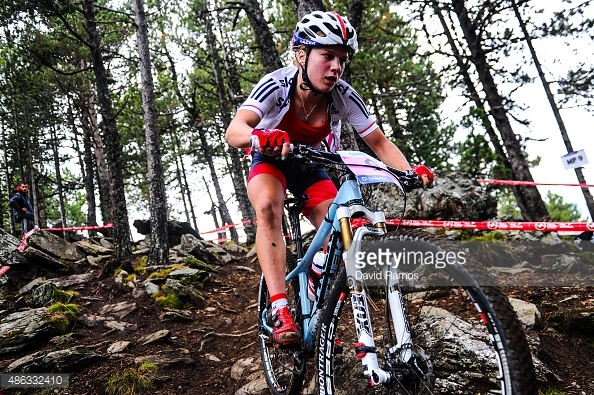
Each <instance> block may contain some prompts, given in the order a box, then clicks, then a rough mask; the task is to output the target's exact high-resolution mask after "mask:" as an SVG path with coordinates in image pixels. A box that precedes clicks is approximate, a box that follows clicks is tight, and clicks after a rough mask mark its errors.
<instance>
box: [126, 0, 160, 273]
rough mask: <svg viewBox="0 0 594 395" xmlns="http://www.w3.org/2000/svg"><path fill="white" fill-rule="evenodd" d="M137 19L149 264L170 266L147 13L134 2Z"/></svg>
mask: <svg viewBox="0 0 594 395" xmlns="http://www.w3.org/2000/svg"><path fill="white" fill-rule="evenodd" d="M132 8H133V9H134V20H135V21H136V41H137V45H138V58H139V63H140V64H139V69H140V82H141V86H142V108H143V112H144V130H145V136H146V158H147V169H148V186H149V211H150V220H151V235H150V238H151V239H150V240H151V242H150V249H149V256H148V261H149V265H166V264H167V263H169V247H168V243H167V238H168V237H167V236H168V234H167V194H166V192H165V180H164V178H163V163H162V161H161V149H160V143H161V141H160V136H159V130H158V127H157V110H156V106H155V92H154V83H153V75H152V73H151V56H150V52H149V39H148V25H147V22H146V15H145V11H144V1H143V0H134V1H133V7H132Z"/></svg>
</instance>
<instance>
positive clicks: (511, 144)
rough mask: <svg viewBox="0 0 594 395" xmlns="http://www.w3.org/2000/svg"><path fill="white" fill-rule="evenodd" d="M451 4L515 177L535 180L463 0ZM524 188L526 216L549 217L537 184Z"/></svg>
mask: <svg viewBox="0 0 594 395" xmlns="http://www.w3.org/2000/svg"><path fill="white" fill-rule="evenodd" d="M452 5H453V6H454V8H453V9H454V12H455V13H456V15H457V16H458V21H459V23H460V27H461V29H462V32H463V33H464V38H465V40H466V42H467V44H468V49H469V50H470V53H471V60H472V63H473V64H474V66H475V68H476V70H477V73H478V76H479V80H480V81H481V84H482V85H483V90H484V92H485V95H486V99H487V103H489V108H490V109H491V116H492V117H493V119H494V120H495V126H496V127H497V129H498V130H499V133H500V134H501V138H502V140H503V145H504V146H505V148H506V150H507V158H508V159H509V163H510V165H511V168H512V172H513V177H514V179H515V180H520V181H534V180H533V178H532V174H531V173H530V169H529V166H528V162H527V161H526V158H525V156H524V152H523V151H522V147H521V145H520V142H519V141H518V139H517V137H516V134H515V133H514V131H513V129H512V126H511V124H510V122H509V119H508V118H507V111H506V110H505V106H504V100H503V97H502V96H501V95H500V94H499V92H498V90H497V86H496V84H495V81H494V79H493V76H492V75H491V68H490V66H489V64H488V61H487V57H486V55H485V52H484V51H483V48H482V47H481V40H480V37H479V36H478V35H477V34H476V30H475V27H474V25H473V23H472V21H471V20H470V18H469V17H468V14H467V11H466V8H465V4H464V0H452ZM521 192H522V193H521V196H520V199H518V206H519V208H520V211H521V213H522V217H523V218H524V220H526V221H542V220H546V219H547V218H549V213H548V211H547V208H546V206H545V203H544V201H543V200H542V197H541V195H540V192H539V191H538V189H537V188H536V187H524V188H523V189H522V191H521Z"/></svg>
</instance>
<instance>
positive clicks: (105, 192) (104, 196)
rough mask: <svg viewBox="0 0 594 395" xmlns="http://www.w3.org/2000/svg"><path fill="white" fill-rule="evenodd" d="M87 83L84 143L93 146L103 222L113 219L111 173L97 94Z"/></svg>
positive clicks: (89, 82)
mask: <svg viewBox="0 0 594 395" xmlns="http://www.w3.org/2000/svg"><path fill="white" fill-rule="evenodd" d="M87 84H88V88H89V94H88V96H87V97H86V103H85V108H84V109H85V112H86V115H87V116H86V117H85V116H83V120H82V122H83V125H87V126H88V127H87V128H85V134H84V136H85V139H84V144H85V150H86V146H87V145H90V146H92V148H93V154H94V157H95V166H96V171H97V185H98V187H99V188H98V190H99V209H100V210H101V219H102V221H103V223H107V222H110V221H111V220H112V216H111V209H110V203H109V174H108V171H107V163H106V161H105V151H104V149H103V143H102V142H101V129H100V128H99V122H98V121H97V112H96V111H95V96H94V95H93V94H92V93H91V92H92V87H91V81H87ZM87 164H88V162H87ZM87 169H89V171H91V170H93V171H95V170H94V169H95V167H87ZM87 193H89V190H87Z"/></svg>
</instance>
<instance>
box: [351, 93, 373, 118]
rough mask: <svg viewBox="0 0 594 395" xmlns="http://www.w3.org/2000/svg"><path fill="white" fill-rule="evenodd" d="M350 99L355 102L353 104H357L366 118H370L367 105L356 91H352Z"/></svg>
mask: <svg viewBox="0 0 594 395" xmlns="http://www.w3.org/2000/svg"><path fill="white" fill-rule="evenodd" d="M349 99H351V100H352V101H353V103H355V104H356V105H357V107H359V109H360V110H361V112H362V113H363V114H364V115H365V118H369V112H367V108H366V107H365V103H364V102H363V99H362V98H361V96H359V94H357V93H356V92H354V91H351V94H350V95H349Z"/></svg>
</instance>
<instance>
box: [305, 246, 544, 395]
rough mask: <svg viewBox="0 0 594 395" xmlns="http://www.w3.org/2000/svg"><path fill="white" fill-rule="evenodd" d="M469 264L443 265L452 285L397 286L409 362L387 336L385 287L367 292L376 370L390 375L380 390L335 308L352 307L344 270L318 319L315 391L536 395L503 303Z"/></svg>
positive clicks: (519, 335) (518, 334) (522, 344)
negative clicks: (339, 345)
mask: <svg viewBox="0 0 594 395" xmlns="http://www.w3.org/2000/svg"><path fill="white" fill-rule="evenodd" d="M417 242H418V241H417ZM423 243H425V242H423ZM425 247H427V248H428V249H435V248H437V247H436V246H434V245H433V244H431V243H426V246H425ZM469 263H470V262H469ZM468 267H470V268H471V269H470V270H469V269H468V268H467V267H464V268H459V267H458V268H456V269H455V270H451V268H449V267H446V268H444V271H446V272H447V275H448V276H450V277H452V278H455V279H456V282H455V283H453V284H452V285H451V286H443V285H440V286H423V287H415V288H410V289H406V288H404V287H401V292H402V297H403V300H404V302H405V307H406V312H407V316H408V320H409V326H410V331H411V334H412V339H413V343H414V345H415V346H414V347H413V348H412V349H410V350H409V351H408V354H407V355H412V358H410V359H409V360H408V361H402V360H401V358H399V357H398V356H399V355H403V354H402V351H403V349H402V348H399V347H400V345H399V344H398V341H397V339H394V334H393V328H392V325H391V317H390V313H389V309H387V306H386V304H387V303H386V300H387V298H386V288H385V287H383V288H382V287H368V288H366V299H367V305H368V310H369V314H370V320H371V324H372V328H373V337H374V340H375V346H376V354H377V359H378V361H379V365H380V368H382V369H383V370H385V371H388V372H390V373H391V374H392V375H393V377H397V379H394V380H392V381H391V382H390V383H389V384H388V385H384V386H382V387H381V388H380V387H375V388H373V387H371V385H370V382H369V378H366V377H364V376H363V374H362V367H361V361H360V360H359V359H358V358H357V357H356V356H355V349H354V345H353V344H354V342H356V341H357V340H356V339H357V334H356V333H355V325H354V323H353V319H352V314H351V313H352V309H351V308H347V310H346V311H342V310H343V309H344V307H345V306H350V305H351V302H350V294H349V289H348V287H347V279H346V271H345V270H344V269H343V271H342V272H341V273H340V275H339V277H338V279H337V282H336V286H335V287H334V289H333V290H332V292H331V294H330V296H329V299H328V304H327V306H326V309H325V310H324V312H323V314H322V317H321V323H320V329H319V341H318V350H317V353H316V358H317V363H316V369H317V374H318V382H319V385H320V393H323V394H326V395H330V394H340V395H342V394H345V395H346V394H355V393H356V394H371V393H373V394H377V393H389V394H448V395H457V394H460V395H469V394H476V395H478V394H481V395H482V394H506V395H535V394H536V384H535V375H534V368H533V364H532V357H531V354H530V350H529V348H528V345H527V342H526V338H525V335H524V331H523V329H522V326H521V323H520V322H519V321H518V319H517V316H516V314H515V312H514V310H513V308H512V306H511V304H510V303H509V300H508V299H507V297H506V296H505V294H504V293H503V292H502V290H501V289H500V288H498V287H496V286H482V284H485V282H482V281H480V280H477V278H480V277H481V276H488V275H487V274H486V273H485V272H482V270H481V269H480V266H479V265H476V264H471V265H468ZM456 284H462V285H456ZM337 337H338V338H340V340H341V341H342V342H343V344H344V346H343V348H344V352H343V353H342V354H340V355H336V354H335V353H334V351H333V347H334V343H335V339H336V338H337ZM322 388H323V390H322Z"/></svg>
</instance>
